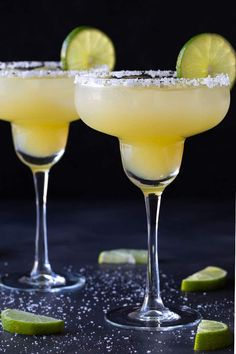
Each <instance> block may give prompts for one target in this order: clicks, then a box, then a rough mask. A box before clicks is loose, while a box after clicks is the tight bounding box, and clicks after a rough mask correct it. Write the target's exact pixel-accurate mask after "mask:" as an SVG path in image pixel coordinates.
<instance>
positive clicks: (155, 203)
mask: <svg viewBox="0 0 236 354" xmlns="http://www.w3.org/2000/svg"><path fill="white" fill-rule="evenodd" d="M144 197H145V205H146V213H147V228H148V265H147V283H146V290H145V297H144V301H143V305H142V308H141V313H142V314H143V315H144V316H145V315H146V316H149V315H150V316H152V315H154V316H155V314H156V315H158V314H161V313H163V311H165V310H167V309H166V308H165V306H164V305H163V302H162V299H161V295H160V276H159V264H158V220H159V211H160V204H161V194H159V195H157V194H155V193H149V194H146V195H144Z"/></svg>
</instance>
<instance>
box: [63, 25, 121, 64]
mask: <svg viewBox="0 0 236 354" xmlns="http://www.w3.org/2000/svg"><path fill="white" fill-rule="evenodd" d="M61 64H62V68H63V69H64V70H88V69H91V68H96V67H99V66H102V65H107V66H108V67H109V69H110V70H112V69H113V68H114V65H115V48H114V45H113V43H112V41H111V39H110V38H109V37H108V36H107V35H106V34H105V33H103V32H102V31H100V30H98V29H96V28H92V27H86V26H82V27H77V28H75V29H74V30H73V31H71V32H70V33H69V34H68V36H67V37H66V39H65V40H64V42H63V45H62V49H61Z"/></svg>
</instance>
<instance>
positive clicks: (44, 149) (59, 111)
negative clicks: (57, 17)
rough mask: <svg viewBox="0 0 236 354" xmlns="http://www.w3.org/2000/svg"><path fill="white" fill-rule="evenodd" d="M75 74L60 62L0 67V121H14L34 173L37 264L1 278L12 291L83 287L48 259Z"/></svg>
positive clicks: (21, 153)
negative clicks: (51, 204)
mask: <svg viewBox="0 0 236 354" xmlns="http://www.w3.org/2000/svg"><path fill="white" fill-rule="evenodd" d="M74 75H75V72H71V71H62V70H60V67H59V63H57V62H13V63H0V117H1V118H2V119H4V120H7V121H9V122H11V126H12V135H13V141H14V146H15V151H16V154H17V156H18V157H19V159H20V160H21V161H22V162H23V163H24V164H26V165H27V166H28V167H29V168H30V169H31V171H32V172H33V179H34V186H35V193H36V240H35V260H34V264H33V269H32V271H31V273H30V274H29V275H22V274H18V273H14V274H8V275H6V276H2V277H1V285H2V286H3V287H7V288H11V289H21V290H41V291H49V292H54V291H60V290H66V289H75V288H80V287H82V286H83V284H84V282H85V279H84V277H82V276H79V275H78V274H72V273H64V274H57V273H55V272H54V271H53V269H52V267H51V265H50V263H49V258H48V244H47V224H46V200H47V188H48V175H49V170H50V168H51V167H52V166H53V165H54V164H55V163H56V162H57V161H59V159H60V158H61V157H62V155H63V153H64V151H65V146H66V142H67V136H68V131H69V124H70V122H71V121H73V120H76V119H78V114H77V112H76V110H75V105H74V84H73V81H74Z"/></svg>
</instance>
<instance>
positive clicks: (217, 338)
mask: <svg viewBox="0 0 236 354" xmlns="http://www.w3.org/2000/svg"><path fill="white" fill-rule="evenodd" d="M232 343H233V335H232V333H231V331H230V329H229V327H228V326H227V325H226V324H225V323H222V322H217V321H209V320H202V321H201V322H200V323H199V325H198V328H197V333H196V336H195V341H194V350H216V349H222V348H226V347H228V346H229V345H231V344H232Z"/></svg>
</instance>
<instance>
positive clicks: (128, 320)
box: [105, 306, 201, 331]
mask: <svg viewBox="0 0 236 354" xmlns="http://www.w3.org/2000/svg"><path fill="white" fill-rule="evenodd" d="M105 319H106V321H107V322H108V323H110V324H112V325H114V326H117V327H121V328H127V329H137V330H147V331H170V330H174V329H177V328H187V327H191V326H195V325H197V324H198V323H199V322H200V320H201V315H200V314H199V313H198V312H197V311H195V310H192V309H190V308H189V307H187V306H181V307H175V308H170V309H166V310H165V311H163V312H158V311H155V310H154V311H149V313H148V314H145V315H144V314H143V313H142V312H141V311H140V307H137V306H125V307H120V308H117V309H114V310H111V311H108V312H107V314H106V316H105Z"/></svg>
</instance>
